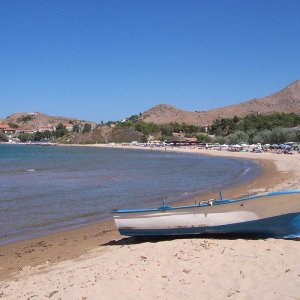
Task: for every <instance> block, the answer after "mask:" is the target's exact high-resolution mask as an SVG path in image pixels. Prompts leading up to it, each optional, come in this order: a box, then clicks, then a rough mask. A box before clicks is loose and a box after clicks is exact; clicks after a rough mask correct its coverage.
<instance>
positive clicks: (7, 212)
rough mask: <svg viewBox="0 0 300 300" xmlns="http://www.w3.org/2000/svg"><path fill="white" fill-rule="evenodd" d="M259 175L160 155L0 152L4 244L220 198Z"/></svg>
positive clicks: (246, 165)
mask: <svg viewBox="0 0 300 300" xmlns="http://www.w3.org/2000/svg"><path fill="white" fill-rule="evenodd" d="M259 172H260V167H259V165H258V164H257V163H255V162H252V161H248V160H237V159H231V158H226V159H225V158H215V157H206V156H200V155H190V154H177V153H167V152H156V151H141V150H140V151H138V150H126V151H124V150H122V149H104V148H88V147H41V146H24V145H0V244H1V243H2V244H3V243H7V242H10V241H13V240H18V239H26V238H30V237H34V236H39V235H43V234H46V233H49V232H54V231H58V230H60V229H62V228H66V227H67V228H68V227H72V226H76V225H80V224H83V223H89V222H94V221H97V220H99V221H101V220H107V219H109V218H110V211H111V210H112V209H113V208H138V207H139V208H140V207H152V206H158V205H161V201H162V199H166V202H167V203H170V202H172V201H174V200H179V199H181V198H183V197H186V196H188V195H191V194H194V193H197V192H201V191H217V190H219V189H221V188H224V187H225V186H229V185H234V184H238V183H241V182H244V181H247V180H249V179H251V178H253V177H255V176H257V175H258V174H259Z"/></svg>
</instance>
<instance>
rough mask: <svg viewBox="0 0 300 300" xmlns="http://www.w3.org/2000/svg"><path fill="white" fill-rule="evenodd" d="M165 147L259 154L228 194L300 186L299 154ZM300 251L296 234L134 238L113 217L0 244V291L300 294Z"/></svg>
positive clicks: (18, 295) (54, 295)
mask: <svg viewBox="0 0 300 300" xmlns="http://www.w3.org/2000/svg"><path fill="white" fill-rule="evenodd" d="M130 148H133V147H130ZM124 149H125V148H124ZM153 151H155V149H154V150H153ZM158 151H161V150H158ZM162 151H164V150H162ZM168 151H180V152H181V151H182V152H186V153H201V154H205V155H214V156H228V157H236V158H241V159H243V158H247V159H254V160H256V161H258V162H259V163H260V164H261V165H262V174H261V175H260V176H259V177H257V178H255V179H254V180H252V181H250V182H247V183H245V184H243V185H241V186H236V187H232V188H229V189H227V190H226V191H224V195H225V197H232V196H238V195H242V194H245V191H247V192H250V193H253V194H254V193H262V192H267V191H275V190H282V189H299V188H300V184H299V183H300V155H299V154H293V155H283V154H281V155H279V154H273V153H241V152H239V153H236V152H227V151H214V150H205V149H202V150H199V149H169V150H168ZM202 196H203V197H205V196H207V195H202ZM193 201H194V199H187V200H186V202H191V203H192V202H193ZM299 258H300V241H299V240H283V239H259V240H252V239H241V238H236V239H235V238H231V239H229V238H228V237H227V238H225V237H221V236H220V237H218V238H213V237H193V238H191V237H186V238H178V239H164V240H147V241H136V240H135V239H133V238H126V237H121V236H120V235H119V233H118V232H117V230H116V229H115V227H114V223H113V222H112V221H109V222H106V223H96V224H91V225H88V226H85V227H82V228H77V229H73V230H69V231H65V232H59V233H56V234H52V235H49V236H46V237H42V238H36V239H32V240H28V241H21V242H17V243H13V244H9V245H6V246H0V280H1V283H0V298H3V299H48V298H51V299H112V298H113V297H118V298H120V299H134V298H142V299H180V298H185V299H224V298H231V299H255V298H257V297H260V298H262V299H300V264H299V263H298V260H299Z"/></svg>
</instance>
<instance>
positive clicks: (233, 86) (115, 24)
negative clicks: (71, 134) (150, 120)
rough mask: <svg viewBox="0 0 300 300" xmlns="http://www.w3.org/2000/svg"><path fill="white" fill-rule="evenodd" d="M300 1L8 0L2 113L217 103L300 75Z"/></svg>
mask: <svg viewBox="0 0 300 300" xmlns="http://www.w3.org/2000/svg"><path fill="white" fill-rule="evenodd" d="M299 12H300V1H298V0H295V1H293V0H286V1H276V0H272V1H271V0H270V1H267V0H266V1H264V0H260V1H255V0H252V1H250V0H249V1H246V0H226V1H215V0H207V1H204V0H185V1H183V0H181V1H178V0H160V1H159V0H118V1H117V0H107V1H101V0H95V1H92V0H81V1H79V0H70V1H67V0H51V1H50V0H47V1H46V0H36V1H33V0H32V1H30V0H27V1H23V0H19V1H17V0H1V1H0V104H1V110H0V117H6V116H7V115H9V114H11V113H14V112H18V111H25V112H26V111H39V112H43V113H47V114H51V115H63V116H70V117H76V118H80V119H85V120H92V121H96V122H100V121H101V120H104V121H108V120H119V119H122V118H124V117H127V116H130V115H132V114H137V113H139V112H143V111H145V110H147V109H149V108H151V107H152V106H154V105H156V104H159V103H168V104H173V105H176V106H178V107H180V108H182V109H185V110H190V111H195V110H207V109H211V108H216V107H220V106H225V105H229V104H234V103H239V102H241V101H245V100H248V99H250V98H254V97H262V96H266V95H269V94H271V93H273V92H276V91H277V90H279V89H281V88H283V87H285V86H286V85H288V84H289V83H291V82H292V81H294V80H296V79H300V74H299V73H300V39H299V33H300V17H299Z"/></svg>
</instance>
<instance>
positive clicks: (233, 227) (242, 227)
mask: <svg viewBox="0 0 300 300" xmlns="http://www.w3.org/2000/svg"><path fill="white" fill-rule="evenodd" d="M120 233H121V234H122V235H128V236H166V235H189V234H210V233H223V234H227V233H230V234H249V235H251V236H253V235H255V236H265V237H285V238H290V237H298V236H299V235H300V213H292V214H287V215H282V216H276V217H271V218H266V219H262V220H256V221H249V222H242V223H235V224H228V225H221V226H209V227H189V228H170V229H120Z"/></svg>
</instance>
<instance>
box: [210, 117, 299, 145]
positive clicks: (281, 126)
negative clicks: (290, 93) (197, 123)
mask: <svg viewBox="0 0 300 300" xmlns="http://www.w3.org/2000/svg"><path fill="white" fill-rule="evenodd" d="M299 125H300V116H298V115H296V114H294V113H289V114H285V113H273V114H270V115H248V116H246V117H244V118H238V117H234V118H231V119H224V118H223V119H222V118H220V119H217V120H215V122H214V123H213V124H212V126H211V127H210V133H211V134H215V135H216V137H215V141H216V142H219V143H220V144H223V143H229V144H235V143H241V142H246V143H263V144H274V143H275V144H280V143H285V142H299V141H300V129H297V128H296V126H299Z"/></svg>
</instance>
